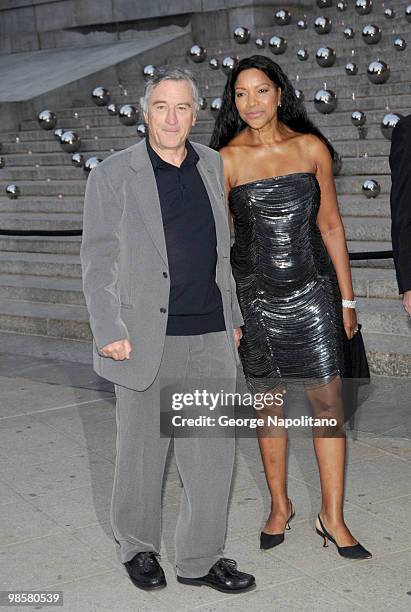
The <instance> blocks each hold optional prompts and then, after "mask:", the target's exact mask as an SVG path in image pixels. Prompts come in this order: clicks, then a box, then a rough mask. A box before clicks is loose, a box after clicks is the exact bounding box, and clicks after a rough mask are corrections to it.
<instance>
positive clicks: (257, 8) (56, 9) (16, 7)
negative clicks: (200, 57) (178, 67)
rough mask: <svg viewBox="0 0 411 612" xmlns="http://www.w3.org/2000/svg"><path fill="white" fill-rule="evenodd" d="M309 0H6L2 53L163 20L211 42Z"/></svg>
mask: <svg viewBox="0 0 411 612" xmlns="http://www.w3.org/2000/svg"><path fill="white" fill-rule="evenodd" d="M304 5H307V6H311V5H312V2H309V1H308V0H294V2H293V1H291V2H288V3H283V2H282V1H281V0H171V2H165V1H164V0H0V54H8V53H21V52H24V51H37V50H40V49H55V48H64V47H72V46H75V47H77V46H90V45H96V44H104V43H107V42H115V41H116V40H127V39H130V38H133V37H135V36H137V35H140V33H141V32H142V31H147V30H150V29H155V28H157V27H159V26H160V25H173V24H175V25H178V26H185V25H187V23H188V22H190V21H191V20H192V23H193V32H194V37H195V38H196V37H198V39H199V40H200V39H201V41H202V42H203V43H207V42H208V40H210V36H211V35H213V36H214V37H215V38H221V37H224V36H226V35H227V34H228V33H229V32H230V31H231V30H232V28H233V27H235V26H237V25H245V26H248V27H255V26H256V24H257V22H260V23H261V21H262V20H266V19H267V23H270V24H271V23H272V22H273V20H272V13H273V8H274V7H275V6H281V7H284V8H285V7H292V8H294V9H295V8H296V7H302V6H304Z"/></svg>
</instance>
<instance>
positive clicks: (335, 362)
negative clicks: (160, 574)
mask: <svg viewBox="0 0 411 612" xmlns="http://www.w3.org/2000/svg"><path fill="white" fill-rule="evenodd" d="M210 146H211V147H212V148H215V149H217V150H219V151H220V153H221V156H222V158H223V162H224V175H225V185H226V190H227V194H228V197H229V203H230V210H231V215H232V220H233V224H234V244H233V247H232V253H231V262H232V268H233V274H234V277H235V280H236V283H237V292H238V297H239V302H240V306H241V309H242V311H243V317H244V321H245V325H244V329H243V338H242V340H241V344H240V349H239V352H240V357H241V360H242V365H243V370H244V374H245V379H246V382H247V385H248V388H249V389H250V390H251V391H253V392H256V391H264V392H268V391H273V390H276V389H278V388H280V387H278V386H277V385H278V384H279V383H281V384H285V385H286V386H287V382H288V381H291V380H294V381H296V380H298V381H302V382H303V385H304V388H305V393H306V395H307V397H308V399H309V402H310V405H311V409H312V412H313V415H314V416H319V417H324V416H328V417H329V418H332V417H337V421H338V424H339V426H338V427H337V428H336V429H335V430H333V432H332V433H331V435H330V432H329V430H326V431H327V433H324V432H325V430H322V431H323V433H322V434H320V435H314V432H313V443H314V448H315V453H316V458H317V462H318V466H319V472H320V480H321V490H322V504H321V510H320V513H319V515H318V517H317V521H316V530H317V533H319V535H322V537H323V538H324V545H325V543H326V541H327V540H328V539H329V540H331V541H332V542H333V543H334V544H335V545H336V546H337V548H338V552H339V553H340V555H342V556H344V557H347V558H369V557H370V556H371V554H370V553H369V552H368V551H367V550H366V549H365V548H364V547H363V546H362V545H361V544H359V542H358V541H357V540H356V539H355V538H354V537H353V535H352V534H351V532H350V530H349V529H348V527H347V526H346V524H345V522H344V513H343V499H344V465H345V434H344V429H343V416H342V415H343V410H342V380H341V379H342V374H343V353H342V334H343V333H345V334H346V336H347V337H348V338H351V337H352V336H353V335H354V333H355V332H356V329H357V318H356V312H355V302H354V296H353V287H352V280H351V273H350V266H349V257H348V252H347V246H346V240H345V234H344V228H343V225H342V222H341V217H340V214H339V210H338V204H337V197H336V190H335V183H334V178H333V158H335V151H334V149H333V147H332V146H331V144H330V143H329V142H328V141H327V140H326V138H325V137H324V136H323V135H322V133H321V132H320V131H319V130H318V129H317V128H316V127H315V126H314V125H313V124H312V122H311V121H310V120H309V119H308V116H307V114H306V111H305V109H304V107H303V105H302V103H300V102H299V100H298V99H297V97H296V95H295V91H294V88H293V86H292V85H291V83H290V81H289V79H288V78H287V76H286V75H285V74H284V72H283V71H282V69H281V68H280V66H279V65H278V64H276V63H275V62H273V61H272V60H271V59H269V58H268V57H265V56H261V55H255V56H253V57H250V58H246V59H243V60H241V61H240V62H239V63H238V64H237V65H236V66H235V68H234V70H233V71H232V73H231V75H230V76H229V77H228V81H227V84H226V87H225V90H224V95H223V103H222V107H221V110H220V113H219V115H218V117H217V120H216V125H215V128H214V132H213V136H212V140H211V143H210ZM276 410H277V409H274V410H273V409H272V408H268V406H265V407H264V411H262V413H264V414H270V413H271V414H274V413H276V414H280V416H281V410H280V409H278V410H277V412H276ZM259 416H260V415H259ZM272 433H273V432H272V427H271V428H270V427H268V426H267V427H262V428H259V430H258V439H259V446H260V450H261V455H262V460H263V465H264V470H265V475H266V479H267V485H268V488H269V490H270V494H271V513H270V515H269V517H268V519H267V521H266V523H265V526H264V529H263V531H262V533H261V536H260V546H261V548H263V549H266V548H272V547H273V546H276V545H278V544H280V543H281V542H283V541H284V530H285V528H289V525H288V523H289V521H290V520H291V518H292V517H293V516H294V508H293V505H292V502H291V500H290V499H289V498H288V495H287V485H286V448H287V434H286V430H285V429H284V428H277V431H276V432H275V434H274V435H272Z"/></svg>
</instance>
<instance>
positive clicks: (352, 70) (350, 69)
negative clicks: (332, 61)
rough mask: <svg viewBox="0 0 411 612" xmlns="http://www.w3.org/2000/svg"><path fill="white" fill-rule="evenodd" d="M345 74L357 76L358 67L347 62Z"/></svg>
mask: <svg viewBox="0 0 411 612" xmlns="http://www.w3.org/2000/svg"><path fill="white" fill-rule="evenodd" d="M345 72H346V74H349V75H350V76H351V75H355V74H358V66H357V64H355V63H354V62H348V63H347V64H345Z"/></svg>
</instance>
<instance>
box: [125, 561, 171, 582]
mask: <svg viewBox="0 0 411 612" xmlns="http://www.w3.org/2000/svg"><path fill="white" fill-rule="evenodd" d="M156 555H157V553H155V552H152V551H145V552H140V553H137V554H136V555H135V556H134V557H133V558H132V559H131V561H126V563H124V565H125V566H126V569H127V571H128V575H129V576H130V579H131V582H132V583H133V584H134V585H135V586H136V587H138V588H139V589H145V590H150V589H161V588H163V587H165V586H167V581H166V577H165V575H164V571H163V568H162V567H161V565H160V564H159V562H158V561H157V558H156Z"/></svg>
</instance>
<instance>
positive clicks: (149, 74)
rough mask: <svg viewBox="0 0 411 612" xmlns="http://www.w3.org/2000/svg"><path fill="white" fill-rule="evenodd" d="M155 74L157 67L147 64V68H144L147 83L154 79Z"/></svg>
mask: <svg viewBox="0 0 411 612" xmlns="http://www.w3.org/2000/svg"><path fill="white" fill-rule="evenodd" d="M155 73H156V67H155V66H153V64H147V65H146V66H144V68H143V77H144V78H145V80H146V81H148V80H150V79H152V78H153V76H154V75H155Z"/></svg>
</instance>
